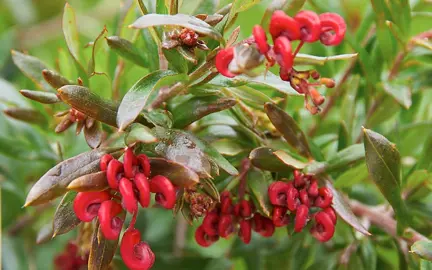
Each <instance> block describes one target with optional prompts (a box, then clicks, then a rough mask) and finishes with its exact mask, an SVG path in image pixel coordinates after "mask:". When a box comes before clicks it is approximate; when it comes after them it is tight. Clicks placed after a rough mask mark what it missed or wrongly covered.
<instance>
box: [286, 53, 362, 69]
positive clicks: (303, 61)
mask: <svg viewBox="0 0 432 270" xmlns="http://www.w3.org/2000/svg"><path fill="white" fill-rule="evenodd" d="M357 56H358V54H357V53H351V54H341V55H332V56H325V57H322V56H315V55H309V54H303V53H298V54H297V55H296V57H295V58H294V64H295V65H318V66H323V65H325V64H326V63H327V62H331V61H337V60H352V59H356V58H357Z"/></svg>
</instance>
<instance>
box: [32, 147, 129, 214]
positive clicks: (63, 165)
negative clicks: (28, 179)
mask: <svg viewBox="0 0 432 270" xmlns="http://www.w3.org/2000/svg"><path fill="white" fill-rule="evenodd" d="M119 149H120V148H104V149H95V150H92V151H89V152H85V153H82V154H80V155H78V156H75V157H72V158H70V159H67V160H65V161H62V162H60V163H59V164H57V165H56V166H55V167H53V168H52V169H50V170H49V171H48V172H46V173H45V174H44V175H43V176H42V177H41V178H40V179H39V180H38V181H37V182H36V183H35V184H34V185H33V187H32V188H31V189H30V191H29V193H28V195H27V199H26V202H25V204H24V206H30V205H38V204H42V203H46V202H48V201H50V200H52V199H54V198H57V197H58V196H61V195H63V194H64V193H66V192H67V186H68V185H69V184H70V182H72V181H73V180H74V179H76V178H78V177H80V176H83V175H86V174H90V173H94V172H97V171H99V161H100V158H101V157H102V156H103V155H105V154H110V153H113V152H116V151H118V150H119Z"/></svg>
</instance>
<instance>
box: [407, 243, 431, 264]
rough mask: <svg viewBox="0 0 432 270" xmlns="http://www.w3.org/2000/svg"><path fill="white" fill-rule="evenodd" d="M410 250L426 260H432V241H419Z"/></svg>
mask: <svg viewBox="0 0 432 270" xmlns="http://www.w3.org/2000/svg"><path fill="white" fill-rule="evenodd" d="M410 252H412V253H415V254H416V255H418V256H420V257H421V258H423V259H425V260H428V261H432V241H430V240H420V241H417V242H415V243H414V244H413V245H412V246H411V250H410Z"/></svg>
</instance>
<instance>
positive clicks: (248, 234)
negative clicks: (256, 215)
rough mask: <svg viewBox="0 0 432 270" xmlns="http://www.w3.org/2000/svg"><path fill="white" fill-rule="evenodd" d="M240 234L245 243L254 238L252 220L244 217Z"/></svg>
mask: <svg viewBox="0 0 432 270" xmlns="http://www.w3.org/2000/svg"><path fill="white" fill-rule="evenodd" d="M238 236H239V237H240V239H241V240H242V241H243V243H245V244H249V243H250V240H251V238H252V225H251V221H250V220H246V219H242V220H241V221H240V229H239V232H238Z"/></svg>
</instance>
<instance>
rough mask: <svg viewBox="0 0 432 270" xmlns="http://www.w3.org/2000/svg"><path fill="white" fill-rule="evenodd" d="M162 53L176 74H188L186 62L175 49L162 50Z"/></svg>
mask: <svg viewBox="0 0 432 270" xmlns="http://www.w3.org/2000/svg"><path fill="white" fill-rule="evenodd" d="M162 52H163V54H164V55H165V58H166V59H167V61H168V63H169V64H170V67H171V68H172V69H174V70H175V71H177V72H178V73H185V74H186V73H188V69H189V67H188V62H187V60H186V59H185V58H184V57H183V55H182V54H181V53H180V52H179V51H178V50H177V49H170V50H167V49H164V48H162Z"/></svg>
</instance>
